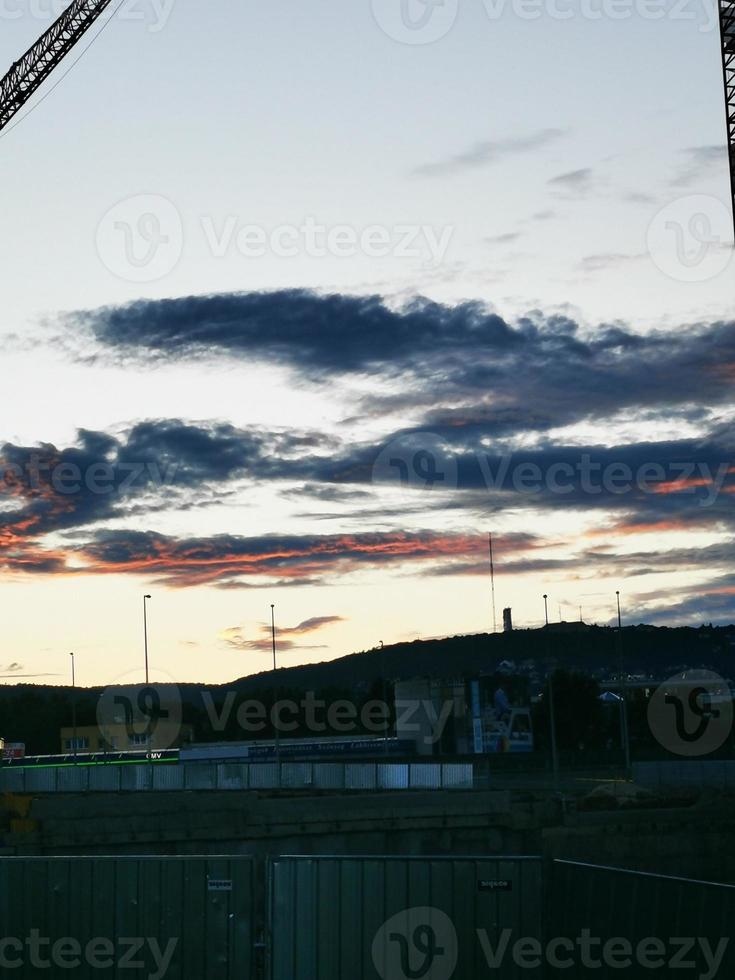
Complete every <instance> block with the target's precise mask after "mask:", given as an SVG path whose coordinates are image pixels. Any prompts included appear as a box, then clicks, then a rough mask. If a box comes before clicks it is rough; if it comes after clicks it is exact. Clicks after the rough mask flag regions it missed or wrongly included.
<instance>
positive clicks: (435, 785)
mask: <svg viewBox="0 0 735 980" xmlns="http://www.w3.org/2000/svg"><path fill="white" fill-rule="evenodd" d="M280 769H281V772H280V784H281V785H282V786H283V787H285V788H287V789H336V790H401V789H402V790H406V789H472V788H473V765H472V763H471V762H469V763H464V762H460V763H456V762H452V763H445V762H444V763H428V762H419V763H398V762H377V763H370V762H282V763H281V767H280ZM278 785H279V773H278V765H277V764H276V763H275V762H250V763H232V762H219V763H217V762H192V763H179V764H169V763H152V764H150V765H146V764H144V763H142V764H130V765H114V764H109V765H104V764H101V765H94V766H85V765H78V766H68V767H63V768H54V767H48V768H42V767H39V768H33V767H30V766H29V767H27V768H22V767H17V768H16V767H12V766H9V767H7V768H4V769H3V768H0V790H3V791H5V792H13V793H81V792H89V791H93V792H121V791H123V792H125V791H132V790H196V789H214V790H229V789H232V790H243V789H274V788H276V787H277V786H278Z"/></svg>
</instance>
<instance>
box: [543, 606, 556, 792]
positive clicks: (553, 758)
mask: <svg viewBox="0 0 735 980" xmlns="http://www.w3.org/2000/svg"><path fill="white" fill-rule="evenodd" d="M544 619H545V621H546V629H547V634H546V651H547V653H549V652H550V651H549V636H548V626H549V597H548V595H546V593H544ZM548 686H549V726H550V728H551V765H552V768H553V771H554V786H555V787H558V786H559V751H558V748H557V744H556V712H555V709H554V671H553V669H550V670H549V680H548Z"/></svg>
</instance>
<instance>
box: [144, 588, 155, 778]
mask: <svg viewBox="0 0 735 980" xmlns="http://www.w3.org/2000/svg"><path fill="white" fill-rule="evenodd" d="M148 599H150V596H149V595H144V596H143V649H144V652H145V686H146V687H148V676H149V675H148V617H147V615H146V601H147V600H148ZM147 696H148V695H147V694H146V697H147ZM145 743H146V755H147V756H148V760H149V762H150V761H152V759H151V723H150V719H148V724H147V727H146V739H145ZM152 773H153V770H151V776H152Z"/></svg>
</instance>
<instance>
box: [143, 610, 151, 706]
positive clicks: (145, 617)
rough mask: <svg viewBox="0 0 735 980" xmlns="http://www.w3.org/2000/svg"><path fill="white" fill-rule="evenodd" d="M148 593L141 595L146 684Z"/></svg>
mask: <svg viewBox="0 0 735 980" xmlns="http://www.w3.org/2000/svg"><path fill="white" fill-rule="evenodd" d="M147 599H150V596H149V595H144V596H143V649H144V651H145V683H146V687H147V686H148V617H147V615H146V605H145V604H146V600H147Z"/></svg>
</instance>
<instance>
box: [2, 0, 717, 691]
mask: <svg viewBox="0 0 735 980" xmlns="http://www.w3.org/2000/svg"><path fill="white" fill-rule="evenodd" d="M63 6H64V4H62V3H58V2H57V3H56V4H54V3H53V2H51V0H0V21H2V24H1V25H0V65H1V66H2V67H1V68H0V71H2V70H5V68H6V67H9V66H10V64H11V63H12V62H13V61H14V60H16V59H17V58H18V56H19V55H20V54H21V53H22V52H23V51H24V50H26V48H27V47H28V46H29V45H30V44H32V43H33V41H34V39H35V38H36V37H37V36H38V35H39V34H41V33H42V32H43V31H44V30H46V29H47V27H48V26H49V25H50V23H51V22H52V20H53V16H54V11H56V13H58V11H59V10H60V9H61V8H62V7H63ZM715 9H716V8H715V5H714V4H713V3H710V2H705V0H697V2H694V0H687V2H685V3H682V2H681V0H444V3H434V2H433V0H432V2H430V3H426V2H424V0H360V2H355V3H350V4H346V3H344V2H337V0H313V2H308V3H304V2H301V3H295V2H286V0H271V2H269V3H268V4H256V3H253V2H248V0H242V2H239V3H236V4H235V3H216V2H214V3H213V2H212V0H206V2H205V0H122V2H120V0H118V2H117V3H113V4H112V5H111V6H110V8H109V10H108V13H107V14H106V15H105V16H104V17H103V18H102V19H101V21H100V22H99V23H98V25H97V26H96V27H95V28H93V29H92V31H91V32H90V34H89V35H88V36H87V37H86V38H85V40H84V41H82V43H81V45H80V46H79V47H78V48H77V49H76V50H75V52H74V53H73V54H72V55H71V56H70V58H69V59H68V60H67V62H66V63H65V64H64V66H62V67H61V68H60V69H58V70H57V72H56V74H55V75H54V76H53V79H52V80H50V81H49V82H48V83H47V84H46V86H45V87H44V88H43V90H42V92H41V93H40V94H39V95H38V96H36V97H35V98H34V100H33V101H32V102H31V104H30V105H29V106H28V107H27V108H26V110H24V111H23V112H22V113H21V115H20V117H17V118H16V120H15V122H14V123H11V126H10V127H8V129H6V130H5V132H4V133H3V134H0V214H1V215H2V226H1V227H2V231H1V232H0V269H2V314H3V315H2V321H1V323H0V329H1V330H2V334H3V338H2V342H3V353H4V366H5V371H4V375H3V382H4V389H5V390H4V394H5V398H4V412H3V418H2V427H1V431H0V446H1V447H2V449H0V465H1V467H2V488H3V496H2V498H1V499H2V503H1V504H0V536H2V539H3V540H2V552H1V553H0V574H2V578H3V595H4V600H5V601H4V606H3V626H4V630H3V633H4V637H3V638H4V643H3V650H4V654H3V656H4V661H3V662H2V663H0V676H2V677H3V678H4V679H5V681H6V682H7V683H11V682H15V681H17V680H19V679H21V678H24V679H25V678H29V679H38V680H48V681H55V680H58V682H64V681H66V680H67V679H68V678H67V674H68V671H69V657H68V653H69V652H70V651H71V650H74V651H75V655H76V657H75V660H76V666H77V680H78V682H79V683H81V684H108V683H113V682H115V681H117V680H119V679H121V678H126V679H127V678H129V677H130V675H131V672H132V674H133V675H135V674H136V672H137V673H140V674H141V675H142V668H143V663H142V661H143V630H142V602H143V595H144V594H150V595H151V599H150V601H149V604H148V624H149V641H150V654H151V663H152V664H153V665H154V667H155V670H156V671H158V672H159V674H158V676H159V677H160V678H161V679H163V678H165V677H170V678H174V679H176V680H179V681H209V682H212V683H220V682H225V681H226V680H228V679H231V678H234V677H238V676H242V675H245V674H249V673H254V672H259V671H262V670H265V669H267V668H268V666H269V664H270V632H269V629H270V625H269V624H270V606H271V603H273V604H274V605H275V615H276V621H277V627H278V649H279V663H281V664H282V665H290V664H295V663H301V662H308V661H320V660H325V659H330V658H333V657H336V656H341V655H344V654H346V653H350V652H352V651H355V650H362V649H366V648H370V647H374V646H376V645H377V644H379V643H380V641H383V642H385V643H386V644H387V643H390V642H396V641H401V640H406V639H414V638H420V637H433V636H442V635H448V634H456V633H471V632H479V631H487V630H490V629H492V628H493V610H492V604H491V599H490V578H489V555H488V534H489V533H490V532H492V533H493V536H494V554H495V571H496V576H495V591H496V618H497V620H498V622H500V619H501V610H502V608H503V607H505V606H510V607H512V609H513V618H514V621H515V623H516V624H517V625H519V626H537V625H539V624H540V622H541V621H542V617H543V614H544V610H543V599H542V595H543V594H544V593H547V594H548V595H549V609H550V614H551V616H552V618H554V619H556V618H564V619H577V618H579V616H580V613H581V615H582V616H583V618H584V619H585V620H587V621H589V622H603V623H604V622H610V621H611V619H612V617H613V614H614V606H615V591H616V590H618V589H619V590H620V591H621V597H622V600H623V610H624V617H625V619H626V621H628V622H640V621H646V622H653V623H659V624H670V625H673V624H692V625H698V624H699V623H701V622H705V621H706V622H710V621H712V622H719V623H725V622H731V621H733V619H734V618H735V578H734V577H733V574H732V567H733V556H734V552H735V543H734V540H733V508H732V505H733V492H734V491H735V446H734V444H733V435H732V418H733V415H734V414H735V410H734V408H733V398H732V382H733V380H734V379H735V321H734V320H733V300H732V277H733V270H734V268H735V259H734V258H733V248H732V218H731V214H730V210H729V209H730V201H729V182H728V175H727V153H726V149H725V127H724V119H725V116H724V110H723V98H722V71H721V67H720V62H719V39H718V32H717V28H716V21H715Z"/></svg>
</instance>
